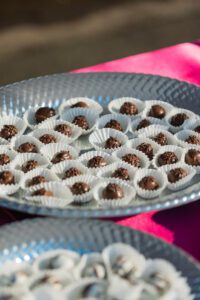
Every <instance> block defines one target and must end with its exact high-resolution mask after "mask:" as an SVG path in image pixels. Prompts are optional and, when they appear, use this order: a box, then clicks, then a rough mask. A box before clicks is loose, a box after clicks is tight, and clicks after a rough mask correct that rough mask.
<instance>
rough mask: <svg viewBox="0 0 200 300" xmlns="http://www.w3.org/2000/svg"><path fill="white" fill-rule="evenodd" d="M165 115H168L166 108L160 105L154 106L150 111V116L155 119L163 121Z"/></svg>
mask: <svg viewBox="0 0 200 300" xmlns="http://www.w3.org/2000/svg"><path fill="white" fill-rule="evenodd" d="M165 115H166V111H165V109H164V107H162V106H161V105H158V104H155V105H152V107H151V109H150V111H149V116H150V117H153V118H157V119H163V118H164V117H165Z"/></svg>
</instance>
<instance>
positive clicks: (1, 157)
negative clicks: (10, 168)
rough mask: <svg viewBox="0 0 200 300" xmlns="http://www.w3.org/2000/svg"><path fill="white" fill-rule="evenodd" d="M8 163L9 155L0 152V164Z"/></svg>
mask: <svg viewBox="0 0 200 300" xmlns="http://www.w3.org/2000/svg"><path fill="white" fill-rule="evenodd" d="M9 163H10V157H9V156H8V155H7V154H5V153H2V154H0V166H4V165H7V164H9Z"/></svg>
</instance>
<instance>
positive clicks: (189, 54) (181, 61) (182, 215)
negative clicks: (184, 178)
mask: <svg viewBox="0 0 200 300" xmlns="http://www.w3.org/2000/svg"><path fill="white" fill-rule="evenodd" d="M74 72H76V73H79V72H136V73H146V74H155V75H161V76H168V77H171V78H176V79H180V80H184V81H188V82H191V83H195V84H199V85H200V43H199V42H196V43H184V44H180V45H177V46H173V47H169V48H165V49H161V50H157V51H153V52H149V53H143V54H139V55H134V56H130V57H125V58H122V59H118V60H115V61H111V62H106V63H103V64H99V65H96V66H92V67H87V68H83V69H80V70H76V71H74ZM199 216H200V205H199V202H195V203H192V204H188V205H184V206H182V207H178V208H174V209H170V210H165V211H161V212H150V213H143V214H140V215H137V216H133V217H129V218H125V219H122V220H119V221H117V223H118V224H121V225H124V226H128V227H131V228H135V229H140V230H143V231H145V232H148V233H151V234H153V235H155V236H158V237H160V238H162V239H164V240H166V241H167V242H169V243H174V244H176V245H177V246H179V247H181V248H182V249H184V250H185V251H187V252H188V253H190V254H191V255H193V256H194V257H195V258H196V259H198V260H200V239H199V232H198V230H199V228H200V217H199Z"/></svg>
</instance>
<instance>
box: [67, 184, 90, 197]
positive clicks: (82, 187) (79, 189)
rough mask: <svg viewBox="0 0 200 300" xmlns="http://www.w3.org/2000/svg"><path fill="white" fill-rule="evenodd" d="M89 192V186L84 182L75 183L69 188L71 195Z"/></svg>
mask: <svg viewBox="0 0 200 300" xmlns="http://www.w3.org/2000/svg"><path fill="white" fill-rule="evenodd" d="M89 191H90V186H89V184H87V183H86V182H75V183H74V184H73V185H72V186H71V192H72V194H73V195H81V194H85V193H87V192H89Z"/></svg>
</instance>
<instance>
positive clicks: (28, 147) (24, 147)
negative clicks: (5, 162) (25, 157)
mask: <svg viewBox="0 0 200 300" xmlns="http://www.w3.org/2000/svg"><path fill="white" fill-rule="evenodd" d="M17 152H20V153H37V152H38V149H37V147H36V145H34V144H31V143H23V144H21V145H20V146H19V147H18V148H17Z"/></svg>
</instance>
